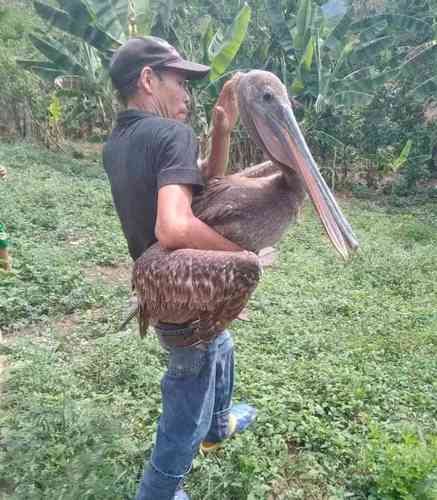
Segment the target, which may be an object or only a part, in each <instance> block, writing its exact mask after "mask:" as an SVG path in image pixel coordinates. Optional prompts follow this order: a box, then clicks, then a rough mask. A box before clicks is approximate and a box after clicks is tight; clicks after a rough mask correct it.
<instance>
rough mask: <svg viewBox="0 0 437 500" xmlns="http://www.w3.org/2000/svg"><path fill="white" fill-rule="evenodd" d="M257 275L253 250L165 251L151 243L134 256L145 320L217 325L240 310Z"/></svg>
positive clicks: (136, 284) (257, 269)
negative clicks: (147, 247) (199, 321)
mask: <svg viewBox="0 0 437 500" xmlns="http://www.w3.org/2000/svg"><path fill="white" fill-rule="evenodd" d="M260 275H261V267H260V264H259V261H258V257H257V256H256V255H255V254H253V253H251V252H217V251H210V250H193V249H182V250H174V251H172V252H169V251H165V250H162V249H161V248H160V246H159V245H158V244H155V245H154V246H153V247H151V248H150V249H149V250H147V251H146V252H145V253H144V254H143V255H142V256H141V257H140V258H139V259H138V260H137V261H136V262H135V265H134V270H133V285H134V287H135V290H136V292H137V295H138V302H139V306H140V313H141V314H142V316H143V320H144V321H145V322H146V323H147V322H148V321H150V322H151V323H152V324H153V323H156V322H158V321H162V322H165V323H177V324H181V323H187V322H191V321H196V320H199V319H200V320H202V324H204V325H207V326H208V328H210V329H212V328H213V329H217V330H220V329H223V328H225V327H226V326H227V325H228V324H229V323H230V322H231V321H232V320H234V319H235V318H236V317H237V316H238V314H239V313H240V312H241V311H242V310H243V308H244V306H245V305H246V303H247V301H248V300H249V297H250V294H251V293H252V292H253V290H254V289H255V287H256V285H257V284H258V281H259V278H260Z"/></svg>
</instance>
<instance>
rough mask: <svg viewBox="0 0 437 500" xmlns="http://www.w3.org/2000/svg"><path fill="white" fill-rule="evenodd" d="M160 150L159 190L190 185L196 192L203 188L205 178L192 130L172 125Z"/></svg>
mask: <svg viewBox="0 0 437 500" xmlns="http://www.w3.org/2000/svg"><path fill="white" fill-rule="evenodd" d="M159 149H160V154H159V157H158V158H159V160H158V164H157V170H158V172H157V188H158V190H159V189H160V188H162V187H163V186H167V185H169V184H189V185H192V186H193V188H194V191H195V192H198V191H200V190H201V189H202V188H203V186H204V182H203V178H202V175H201V173H200V170H199V168H198V167H197V157H198V145H197V141H196V138H195V136H194V132H193V131H192V129H191V128H189V127H187V126H186V125H184V124H182V123H177V122H175V123H172V124H171V125H170V126H169V127H168V128H166V129H165V132H164V133H163V137H162V139H161V140H160V148H159Z"/></svg>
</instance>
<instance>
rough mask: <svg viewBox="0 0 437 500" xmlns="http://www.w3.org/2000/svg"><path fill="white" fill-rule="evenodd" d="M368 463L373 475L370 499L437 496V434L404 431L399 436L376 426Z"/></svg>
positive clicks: (423, 499)
mask: <svg viewBox="0 0 437 500" xmlns="http://www.w3.org/2000/svg"><path fill="white" fill-rule="evenodd" d="M366 460H367V466H368V469H369V472H370V474H371V476H372V479H373V486H372V487H371V488H370V495H369V497H368V498H369V500H376V499H378V500H391V499H394V498H396V499H399V500H435V499H436V498H437V436H436V435H434V436H433V435H431V436H428V437H426V438H425V437H423V436H420V434H417V432H413V431H408V430H406V431H404V432H401V433H400V434H399V435H398V436H397V438H393V437H392V436H390V434H388V433H386V432H384V431H382V430H381V429H380V428H378V427H374V428H373V429H372V432H371V435H370V439H369V445H368V450H367V457H366Z"/></svg>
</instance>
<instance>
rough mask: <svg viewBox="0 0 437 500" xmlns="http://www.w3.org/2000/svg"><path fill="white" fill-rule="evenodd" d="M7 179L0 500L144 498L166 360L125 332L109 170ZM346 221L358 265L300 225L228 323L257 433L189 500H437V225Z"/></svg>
mask: <svg viewBox="0 0 437 500" xmlns="http://www.w3.org/2000/svg"><path fill="white" fill-rule="evenodd" d="M0 163H1V164H4V165H6V166H7V167H8V168H9V172H10V175H9V179H8V181H7V182H4V183H0V196H1V200H2V204H1V207H0V220H2V221H4V222H5V223H6V224H7V226H8V229H9V233H10V236H11V240H12V242H13V247H12V252H13V257H14V270H15V272H14V274H12V275H5V274H2V275H1V276H0V311H1V313H0V328H1V329H2V331H3V335H4V340H5V342H4V343H3V344H2V345H0V348H1V349H2V351H1V352H0V354H3V359H4V360H6V362H7V365H8V369H7V371H6V372H5V373H4V374H3V379H4V380H3V384H2V386H1V391H2V392H3V394H2V397H1V407H0V429H1V430H0V498H4V499H6V498H7V499H20V500H21V499H32V500H34V499H35V500H36V499H47V498H50V499H63V500H66V499H70V500H73V499H88V500H98V499H99V500H100V499H102V500H103V499H108V498H111V499H127V498H133V497H134V495H135V491H136V485H137V481H138V478H139V476H140V474H141V470H142V466H143V460H144V457H145V456H148V454H149V452H150V450H151V447H152V443H153V436H154V432H155V429H156V421H157V418H158V416H159V412H160V392H159V381H160V378H161V376H162V373H163V370H164V367H165V357H164V354H163V352H162V350H161V349H160V347H159V345H158V343H157V340H156V339H155V338H154V336H149V337H148V338H147V339H146V340H145V341H140V339H139V338H138V336H137V335H136V331H135V327H134V326H132V327H131V329H130V330H127V331H126V332H124V333H113V332H114V330H115V329H116V326H117V325H118V324H119V323H120V322H121V320H122V318H123V317H124V314H125V309H126V302H127V300H128V297H129V259H128V257H127V248H126V245H125V242H124V240H123V237H122V234H121V231H120V227H119V224H118V221H117V219H116V216H115V213H114V209H113V207H112V203H111V197H110V192H109V187H108V183H107V181H106V178H105V176H104V174H103V172H102V168H101V166H100V164H99V162H98V160H97V159H96V158H88V159H85V160H81V161H78V160H72V159H71V158H68V157H63V156H62V155H60V154H53V153H49V152H46V151H44V150H41V149H39V148H37V147H35V146H29V145H28V146H26V145H14V146H12V145H0ZM398 201H399V200H398ZM341 204H342V206H343V207H344V209H345V212H346V213H347V215H348V218H349V219H350V221H351V223H352V225H353V227H354V229H355V231H356V233H357V234H358V236H359V240H360V242H361V252H360V254H359V255H357V256H356V258H355V259H353V260H352V262H350V263H348V264H346V265H345V264H343V263H342V262H340V261H339V260H338V259H337V258H336V257H335V255H334V252H333V250H332V249H331V248H330V246H329V244H328V243H327V241H326V238H325V237H322V236H321V229H320V226H319V223H318V222H317V221H316V220H315V218H314V215H313V212H312V210H311V209H310V208H308V209H306V210H305V211H304V214H303V218H302V221H301V223H300V224H299V225H297V226H296V227H294V228H293V229H292V230H291V231H290V232H289V234H288V235H287V237H286V238H285V239H284V241H283V242H282V243H281V245H280V261H279V264H278V266H277V268H276V269H274V270H273V271H270V272H268V273H267V272H266V273H265V275H264V277H263V281H262V283H261V285H260V286H259V288H258V289H257V291H256V293H255V295H254V297H253V298H252V300H251V303H250V322H236V323H235V324H234V325H233V330H234V332H235V341H236V353H237V390H236V399H244V400H247V401H250V402H251V403H253V404H254V405H255V406H256V407H257V409H258V415H259V416H258V419H257V422H256V425H255V426H254V428H253V431H251V432H247V433H245V434H243V435H241V436H238V437H237V438H235V439H233V440H231V441H230V442H229V443H227V444H226V446H225V447H224V448H223V449H222V450H220V451H219V452H218V453H217V454H216V455H214V456H210V457H208V458H201V457H199V458H197V459H196V460H195V463H194V468H193V473H192V474H191V475H190V478H189V481H188V484H187V489H188V490H189V491H190V493H191V495H192V498H193V500H243V499H247V500H255V499H268V500H274V499H278V500H279V499H282V500H285V499H317V500H320V499H345V498H352V499H374V500H375V499H381V500H383V499H405V500H407V499H423V500H436V499H437V431H436V429H437V356H436V355H437V207H436V204H435V203H434V204H432V203H425V202H423V203H420V204H417V203H416V204H415V203H414V202H413V201H412V200H408V204H407V206H405V207H402V206H394V205H393V204H387V203H379V204H376V203H375V202H372V203H370V202H368V201H363V200H353V199H342V200H341ZM397 205H402V204H400V203H398V204H397ZM2 495H3V497H2Z"/></svg>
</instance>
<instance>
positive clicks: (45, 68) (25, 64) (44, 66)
mask: <svg viewBox="0 0 437 500" xmlns="http://www.w3.org/2000/svg"><path fill="white" fill-rule="evenodd" d="M15 62H16V63H17V64H18V65H19V66H21V67H22V68H24V69H26V70H28V71H32V73H35V74H36V75H38V76H39V77H41V78H42V79H43V80H49V81H53V80H54V79H55V78H56V77H58V76H59V75H60V74H61V73H62V71H60V68H59V66H58V65H57V64H55V63H51V62H49V61H29V60H27V59H16V61H15Z"/></svg>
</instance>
